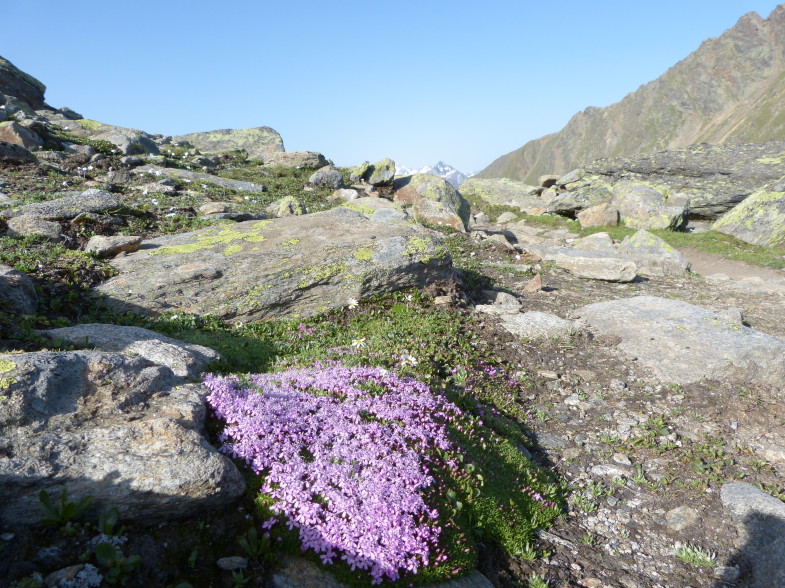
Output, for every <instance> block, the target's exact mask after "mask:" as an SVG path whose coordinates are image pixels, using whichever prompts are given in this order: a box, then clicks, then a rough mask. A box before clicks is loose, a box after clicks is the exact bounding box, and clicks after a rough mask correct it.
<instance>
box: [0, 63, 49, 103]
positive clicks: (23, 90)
mask: <svg viewBox="0 0 785 588" xmlns="http://www.w3.org/2000/svg"><path fill="white" fill-rule="evenodd" d="M44 92H46V86H44V85H43V84H42V83H41V82H39V81H38V80H37V79H35V78H34V77H33V76H31V75H29V74H26V73H24V72H23V71H21V70H20V69H18V68H17V67H16V66H15V65H14V64H13V63H11V62H10V61H8V60H7V59H3V58H2V57H0V94H6V95H8V96H14V97H16V98H18V99H20V100H23V101H24V102H26V103H27V104H28V105H29V106H30V108H32V109H33V110H38V109H40V108H44V107H45V106H46V104H44Z"/></svg>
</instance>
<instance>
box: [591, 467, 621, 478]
mask: <svg viewBox="0 0 785 588" xmlns="http://www.w3.org/2000/svg"><path fill="white" fill-rule="evenodd" d="M589 471H590V472H591V474H592V476H608V477H614V476H619V477H622V478H623V477H626V476H627V475H629V470H628V469H627V468H622V467H619V466H615V465H611V464H600V465H596V466H594V467H593V468H591V470H589Z"/></svg>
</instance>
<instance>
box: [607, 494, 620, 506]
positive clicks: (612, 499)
mask: <svg viewBox="0 0 785 588" xmlns="http://www.w3.org/2000/svg"><path fill="white" fill-rule="evenodd" d="M607 502H608V506H616V505H617V504H619V499H618V498H616V497H615V496H608V499H607Z"/></svg>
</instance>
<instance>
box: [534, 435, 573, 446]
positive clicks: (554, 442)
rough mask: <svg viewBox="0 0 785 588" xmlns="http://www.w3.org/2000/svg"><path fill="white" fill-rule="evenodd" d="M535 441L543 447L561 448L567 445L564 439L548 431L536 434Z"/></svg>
mask: <svg viewBox="0 0 785 588" xmlns="http://www.w3.org/2000/svg"><path fill="white" fill-rule="evenodd" d="M537 443H538V444H539V446H540V447H542V448H543V449H562V448H564V447H567V441H566V440H565V439H562V438H561V437H559V436H557V435H551V434H549V433H543V434H541V435H537Z"/></svg>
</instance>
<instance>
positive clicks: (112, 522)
mask: <svg viewBox="0 0 785 588" xmlns="http://www.w3.org/2000/svg"><path fill="white" fill-rule="evenodd" d="M118 518H119V512H118V511H117V509H116V508H114V507H112V508H110V509H109V510H108V511H107V512H105V513H103V514H102V515H101V516H100V517H98V530H99V531H101V533H103V534H104V535H114V531H115V526H116V525H117V520H118Z"/></svg>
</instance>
